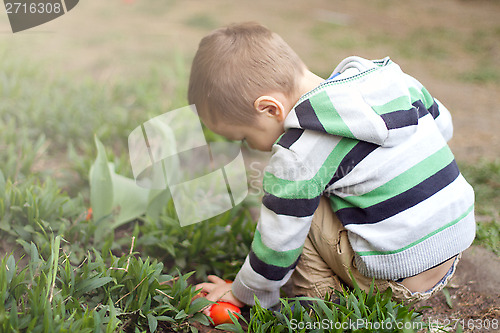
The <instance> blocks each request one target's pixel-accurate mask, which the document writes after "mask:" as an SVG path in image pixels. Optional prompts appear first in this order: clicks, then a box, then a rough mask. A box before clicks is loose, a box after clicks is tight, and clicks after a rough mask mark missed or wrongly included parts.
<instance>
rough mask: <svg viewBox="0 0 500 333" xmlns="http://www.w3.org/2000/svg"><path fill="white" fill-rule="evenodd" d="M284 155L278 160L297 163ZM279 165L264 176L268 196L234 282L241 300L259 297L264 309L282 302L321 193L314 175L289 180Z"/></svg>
mask: <svg viewBox="0 0 500 333" xmlns="http://www.w3.org/2000/svg"><path fill="white" fill-rule="evenodd" d="M282 150H283V149H282ZM285 155H287V154H285ZM291 155H293V153H292V154H291ZM275 156H276V154H275ZM273 157H274V156H273ZM282 157H283V156H281V157H280V158H277V160H278V161H281V162H285V161H286V163H285V164H288V165H287V166H288V167H290V165H295V166H297V164H296V163H298V162H297V161H296V160H295V161H294V159H293V158H285V159H282ZM288 157H289V156H288ZM299 164H300V163H299ZM279 165H280V167H277V168H275V169H274V171H276V172H275V173H272V172H270V170H268V171H267V172H266V174H265V176H264V191H265V195H264V198H263V199H262V206H261V213H260V219H259V222H258V225H257V229H256V231H255V236H254V239H253V242H252V246H251V250H250V253H249V255H248V256H247V258H246V259H245V263H244V264H243V266H242V268H241V270H240V271H239V273H238V275H237V276H236V278H235V280H234V282H233V285H232V287H233V288H232V291H233V294H234V295H235V296H236V297H237V298H238V299H239V300H241V301H242V302H244V303H246V304H249V305H253V304H254V297H255V296H256V297H257V298H258V299H259V302H260V304H261V306H263V307H265V308H269V307H271V306H273V305H275V304H276V303H278V302H279V291H280V288H281V287H282V286H283V285H284V284H285V283H286V282H287V281H288V279H289V278H290V276H291V275H292V273H293V271H294V269H295V267H296V265H297V262H298V259H299V257H300V254H301V253H302V248H303V245H304V242H305V239H306V237H307V235H308V233H309V228H310V226H311V221H312V218H313V215H314V212H315V211H316V209H317V207H318V205H319V199H320V196H321V193H322V187H321V186H320V185H319V184H317V183H316V182H315V180H313V179H312V178H309V177H307V176H306V177H303V178H302V179H303V180H297V181H293V180H290V179H287V178H286V177H285V176H284V174H288V173H287V172H286V171H285V172H283V173H281V172H280V171H278V170H284V169H286V168H285V167H283V165H284V164H281V163H279ZM288 170H289V169H288ZM298 170H300V169H298ZM302 170H303V169H302ZM304 173H305V172H304ZM282 177H284V178H282ZM304 179H305V180H304ZM308 179H309V180H308Z"/></svg>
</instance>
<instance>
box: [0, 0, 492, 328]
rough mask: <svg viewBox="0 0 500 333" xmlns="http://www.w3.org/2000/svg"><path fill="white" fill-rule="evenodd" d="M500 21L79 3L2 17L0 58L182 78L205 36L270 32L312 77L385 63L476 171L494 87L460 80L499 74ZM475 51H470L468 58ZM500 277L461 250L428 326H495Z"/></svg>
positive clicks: (285, 5)
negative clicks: (355, 60) (181, 64)
mask: <svg viewBox="0 0 500 333" xmlns="http://www.w3.org/2000/svg"><path fill="white" fill-rule="evenodd" d="M396 3H397V5H396ZM499 14H500V2H499V1H495V0H468V1H467V0H440V1H434V0H408V1H398V2H394V1H389V0H373V1H367V0H353V1H340V0H337V1H329V0H309V1H301V0H289V1H286V2H285V1H269V0H252V1H247V0H241V1H230V0H207V1H194V0H193V1H180V0H147V1H146V0H135V1H134V0H106V1H99V0H86V1H80V3H79V4H78V6H77V7H75V8H74V9H73V10H72V11H71V12H69V13H68V14H66V15H64V16H62V17H60V18H59V19H56V20H54V21H52V22H49V23H47V24H44V25H42V26H39V27H37V28H34V29H30V30H28V31H25V32H20V33H17V34H12V32H11V30H10V26H9V23H8V19H7V17H6V15H5V14H0V47H5V48H8V49H9V50H10V51H12V52H15V53H18V54H19V55H20V56H22V57H26V58H27V59H33V61H40V62H41V63H43V64H44V65H43V66H44V67H46V70H47V71H48V72H50V71H56V72H59V73H61V72H62V73H64V72H67V73H70V74H71V75H76V77H78V76H80V77H87V76H91V77H93V78H95V79H97V80H99V81H101V82H105V83H107V84H113V83H115V82H119V81H121V80H133V79H134V77H135V76H137V75H147V74H148V71H149V69H150V68H151V67H152V65H153V64H154V65H155V66H158V65H160V64H164V65H162V66H170V65H171V64H172V62H173V61H175V60H176V59H178V57H179V55H180V57H181V58H185V59H187V60H186V67H188V65H189V62H190V59H191V57H192V56H193V55H194V52H195V50H196V47H197V43H198V41H199V40H200V38H201V37H202V36H203V35H205V34H206V33H207V32H209V31H210V30H212V29H213V28H216V27H218V26H221V25H224V24H227V23H231V22H238V21H247V20H255V21H259V22H261V23H263V24H265V25H267V26H268V27H269V28H271V29H272V30H274V31H276V32H278V33H279V34H280V35H281V36H282V37H283V38H284V39H285V40H286V41H288V42H289V44H290V45H291V46H292V48H294V49H295V50H296V51H297V52H298V54H299V55H300V56H301V57H302V58H303V59H304V60H305V62H306V63H307V64H308V65H309V67H310V68H311V70H312V71H314V72H316V73H318V74H319V75H328V73H329V72H331V70H333V68H334V67H335V65H336V64H337V63H338V62H339V61H341V60H342V59H343V58H344V57H346V56H349V55H360V56H364V57H367V58H372V59H376V58H382V57H385V56H391V58H392V59H393V60H395V61H396V62H397V63H399V64H400V65H401V67H402V68H403V70H405V71H406V72H407V73H409V74H412V75H413V76H415V77H417V78H418V79H419V80H420V81H421V82H422V83H423V84H424V85H425V86H426V87H427V88H428V89H429V91H431V93H432V94H433V95H434V96H435V97H437V98H438V99H440V100H441V101H442V102H443V103H444V104H445V105H447V106H448V108H449V109H450V111H451V113H452V115H453V118H454V126H455V132H454V138H453V139H452V141H451V142H450V145H451V147H452V149H453V151H454V153H455V155H456V158H457V160H459V161H476V160H478V159H480V158H487V159H496V158H498V156H499V153H500V107H499V104H498V96H500V84H499V79H498V78H497V79H496V80H486V81H474V80H472V81H471V80H469V81H467V80H461V79H460V77H462V74H464V73H468V72H470V71H472V70H479V69H480V68H481V66H484V67H485V68H487V69H488V68H490V69H491V71H492V73H493V74H495V73H496V74H497V75H499V73H500V20H499V19H498V16H499ZM436 34H441V35H440V37H441V40H439V39H438V40H437V41H436V37H435V36H436ZM477 42H482V44H481V45H482V46H481V47H480V48H479V50H477V52H472V51H470V47H472V46H474V45H476V43H477ZM0 54H1V53H0ZM186 75H187V72H186ZM166 98H168V96H166ZM165 111H167V110H165ZM499 272H500V259H499V258H498V257H497V256H495V255H493V254H492V253H490V252H488V251H486V250H484V249H482V248H479V247H473V248H471V249H469V250H467V251H466V252H465V255H464V257H463V259H462V261H461V262H460V264H459V268H458V271H457V275H456V277H455V278H454V279H453V280H452V283H451V286H450V288H449V292H450V295H451V300H452V305H453V308H450V307H449V306H448V305H447V304H446V300H445V297H444V295H441V294H440V295H438V296H437V297H436V298H434V299H433V300H431V301H429V302H428V303H426V304H427V305H431V306H432V310H426V311H425V312H424V313H425V316H426V318H427V319H429V318H430V319H429V320H433V319H435V320H440V322H443V320H446V319H449V320H452V319H465V320H467V319H486V318H497V319H498V318H499V317H500V301H499V299H500V293H499V290H500V278H499V277H498V273H499ZM476 327H477V326H476ZM476 331H479V330H476ZM490 331H491V330H490Z"/></svg>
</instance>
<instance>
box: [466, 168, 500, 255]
mask: <svg viewBox="0 0 500 333" xmlns="http://www.w3.org/2000/svg"><path fill="white" fill-rule="evenodd" d="M460 170H461V172H462V173H463V175H464V177H465V178H466V179H467V181H468V182H469V183H470V184H471V185H472V187H473V188H474V191H475V194H476V205H475V206H476V207H475V209H476V215H477V217H478V220H479V222H478V223H477V231H476V240H475V243H476V244H478V245H482V246H484V247H486V248H488V249H490V250H492V251H493V252H495V253H496V254H497V255H498V256H500V210H499V207H500V160H496V161H488V160H480V161H478V162H477V163H474V164H464V163H461V164H460Z"/></svg>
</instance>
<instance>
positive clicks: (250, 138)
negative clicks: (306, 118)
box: [202, 114, 285, 151]
mask: <svg viewBox="0 0 500 333" xmlns="http://www.w3.org/2000/svg"><path fill="white" fill-rule="evenodd" d="M202 121H203V123H204V124H205V125H206V126H207V127H208V128H209V129H210V130H211V131H212V132H214V133H217V134H219V135H222V136H223V137H225V138H227V139H229V140H233V141H238V140H239V141H245V142H247V144H248V146H249V147H250V148H252V149H257V150H261V151H271V148H272V146H273V144H274V143H275V142H276V140H277V139H278V138H279V137H280V136H281V135H282V134H283V133H284V131H285V130H284V127H283V121H282V120H279V119H276V117H270V116H267V115H266V114H258V115H257V116H256V119H255V121H254V122H253V123H252V124H249V125H233V124H226V123H223V122H221V121H217V122H213V123H212V122H210V121H208V120H206V119H202Z"/></svg>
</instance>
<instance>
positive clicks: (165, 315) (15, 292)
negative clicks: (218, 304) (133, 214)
mask: <svg viewBox="0 0 500 333" xmlns="http://www.w3.org/2000/svg"><path fill="white" fill-rule="evenodd" d="M62 242H64V239H62V238H61V237H60V236H57V237H55V238H53V239H52V240H51V243H50V245H51V250H50V255H48V256H47V257H43V256H41V255H40V254H39V253H38V250H37V247H36V246H35V244H34V243H31V245H30V253H29V256H30V261H29V263H28V265H27V266H26V267H25V268H24V269H22V270H20V269H19V267H18V266H17V263H16V261H15V260H14V257H13V256H12V255H8V256H5V257H4V258H3V259H2V261H1V266H0V330H1V331H2V332H68V331H70V330H71V331H72V332H115V331H127V330H129V329H135V330H137V329H139V330H141V331H145V330H148V329H149V331H150V332H155V331H157V328H158V325H159V323H165V325H166V326H168V327H169V329H172V330H174V331H186V330H190V331H192V332H196V329H195V328H194V327H192V326H191V323H192V322H194V321H198V322H201V323H204V324H206V325H208V323H209V322H208V319H207V318H206V316H205V315H203V314H202V313H201V312H199V311H200V310H201V309H203V308H204V307H206V306H207V305H208V304H210V302H209V301H207V300H206V299H204V298H199V299H196V300H194V301H193V297H194V296H195V295H196V294H197V292H196V291H195V290H194V287H193V286H190V285H189V284H188V283H187V279H188V278H189V276H190V275H191V274H192V273H189V274H185V275H181V274H179V275H178V276H177V277H174V276H171V275H165V274H163V273H162V269H163V265H162V264H161V263H158V262H157V261H156V260H153V261H151V260H150V259H149V258H147V259H146V260H142V259H141V258H136V256H135V255H136V254H135V253H134V252H133V244H132V247H131V249H130V252H129V253H128V254H127V255H124V256H121V257H115V256H113V255H112V254H106V256H105V257H106V258H107V259H104V257H103V256H101V253H100V252H99V251H96V250H92V251H89V252H88V254H87V255H86V257H85V258H84V260H83V262H82V263H80V264H79V265H73V264H72V263H71V261H70V260H69V256H68V255H67V254H66V253H65V252H64V251H61V243H62Z"/></svg>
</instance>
